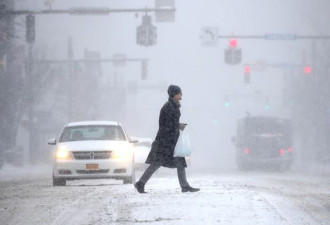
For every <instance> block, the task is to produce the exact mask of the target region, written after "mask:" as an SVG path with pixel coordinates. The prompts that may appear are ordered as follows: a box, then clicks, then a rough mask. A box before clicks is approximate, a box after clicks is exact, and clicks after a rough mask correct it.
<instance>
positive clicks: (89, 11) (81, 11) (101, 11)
mask: <svg viewBox="0 0 330 225" xmlns="http://www.w3.org/2000/svg"><path fill="white" fill-rule="evenodd" d="M175 11H176V9H175V8H167V9H159V8H136V9H133V8H127V9H109V8H106V7H100V8H90V7H86V8H84V7H82V8H80V7H74V8H70V9H51V10H35V11H34V10H6V11H1V13H2V14H4V15H30V14H31V15H42V14H70V15H109V14H112V13H125V12H126V13H132V12H133V13H138V12H146V13H148V12H162V13H164V12H175Z"/></svg>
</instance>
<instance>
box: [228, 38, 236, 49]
mask: <svg viewBox="0 0 330 225" xmlns="http://www.w3.org/2000/svg"><path fill="white" fill-rule="evenodd" d="M229 47H231V48H236V47H237V40H236V39H235V38H232V39H230V40H229Z"/></svg>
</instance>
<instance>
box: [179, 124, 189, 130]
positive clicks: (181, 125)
mask: <svg viewBox="0 0 330 225" xmlns="http://www.w3.org/2000/svg"><path fill="white" fill-rule="evenodd" d="M186 126H187V124H186V123H179V129H180V130H184V128H185V127H186Z"/></svg>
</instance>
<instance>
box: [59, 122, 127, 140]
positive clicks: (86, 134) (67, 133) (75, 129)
mask: <svg viewBox="0 0 330 225" xmlns="http://www.w3.org/2000/svg"><path fill="white" fill-rule="evenodd" d="M86 140H87V141H88V140H126V137H125V134H124V131H123V130H122V128H121V127H120V126H114V125H88V126H72V127H66V128H65V129H64V131H63V133H62V135H61V137H60V140H59V142H68V141H86Z"/></svg>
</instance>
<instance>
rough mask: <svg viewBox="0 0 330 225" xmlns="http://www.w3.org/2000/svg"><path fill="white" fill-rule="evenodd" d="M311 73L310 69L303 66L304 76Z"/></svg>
mask: <svg viewBox="0 0 330 225" xmlns="http://www.w3.org/2000/svg"><path fill="white" fill-rule="evenodd" d="M311 72H312V67H310V66H305V68H304V74H310V73H311Z"/></svg>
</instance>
